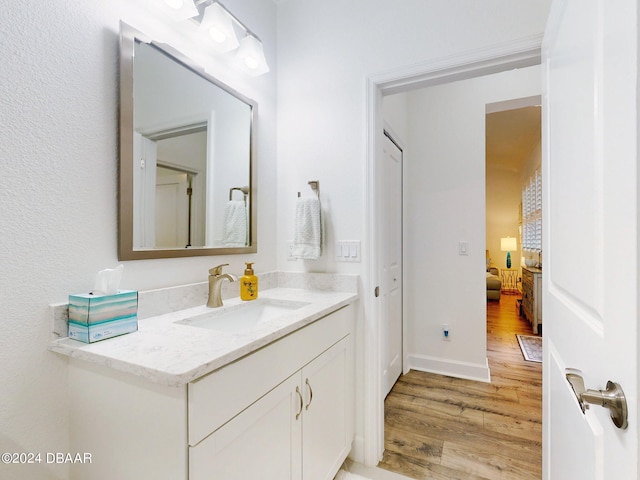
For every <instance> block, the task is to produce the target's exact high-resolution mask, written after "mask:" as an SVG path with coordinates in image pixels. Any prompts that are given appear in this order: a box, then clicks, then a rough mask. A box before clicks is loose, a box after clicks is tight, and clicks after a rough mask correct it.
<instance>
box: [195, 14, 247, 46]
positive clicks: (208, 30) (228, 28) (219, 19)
mask: <svg viewBox="0 0 640 480" xmlns="http://www.w3.org/2000/svg"><path fill="white" fill-rule="evenodd" d="M200 31H201V32H203V33H204V35H205V36H206V37H207V39H208V40H209V41H210V42H212V43H213V48H214V49H215V50H216V51H217V52H220V53H223V52H230V51H231V50H234V49H236V48H238V45H239V42H238V37H237V35H236V31H235V29H234V28H233V21H232V17H231V15H229V12H227V11H226V10H225V9H224V8H223V7H222V6H221V5H220V4H218V3H213V4H211V5H209V6H208V7H207V8H205V10H204V16H203V17H202V22H201V23H200Z"/></svg>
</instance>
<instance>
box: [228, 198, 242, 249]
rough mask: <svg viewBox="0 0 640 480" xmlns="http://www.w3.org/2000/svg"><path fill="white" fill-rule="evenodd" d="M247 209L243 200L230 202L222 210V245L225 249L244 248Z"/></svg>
mask: <svg viewBox="0 0 640 480" xmlns="http://www.w3.org/2000/svg"><path fill="white" fill-rule="evenodd" d="M247 224H248V218H247V207H246V205H245V203H244V201H243V200H231V201H230V202H228V203H227V205H226V206H225V208H224V224H223V226H222V228H223V231H222V243H223V244H224V246H225V247H246V246H247V233H248V225H247Z"/></svg>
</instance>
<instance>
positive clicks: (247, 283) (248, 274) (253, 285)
mask: <svg viewBox="0 0 640 480" xmlns="http://www.w3.org/2000/svg"><path fill="white" fill-rule="evenodd" d="M245 263H246V265H247V268H245V270H244V275H243V276H242V277H240V298H241V299H242V300H255V299H256V298H258V277H256V276H255V274H254V273H253V268H252V267H253V262H245Z"/></svg>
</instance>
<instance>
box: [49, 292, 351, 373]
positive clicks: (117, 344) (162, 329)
mask: <svg viewBox="0 0 640 480" xmlns="http://www.w3.org/2000/svg"><path fill="white" fill-rule="evenodd" d="M259 298H260V299H273V300H288V301H296V302H304V303H307V305H305V306H303V307H301V308H298V309H296V310H292V311H291V312H287V313H286V314H283V315H281V316H279V317H278V318H277V319H274V320H271V321H268V322H265V323H263V324H260V325H257V326H255V327H253V328H251V329H248V330H245V331H241V332H235V333H226V332H220V331H215V330H209V329H205V328H199V327H194V326H189V325H181V324H177V323H175V322H177V321H180V320H183V319H185V318H189V317H192V316H195V315H200V314H203V313H208V312H212V311H213V310H214V309H210V308H207V307H206V306H204V305H201V306H197V307H192V308H187V309H184V310H180V311H177V312H173V313H167V314H163V315H157V316H153V317H150V318H145V319H141V320H139V322H138V331H137V332H134V333H129V334H126V335H122V336H119V337H114V338H110V339H107V340H103V341H100V342H96V343H91V344H87V343H82V342H79V341H76V340H71V339H69V338H60V339H56V340H53V341H52V342H51V344H50V345H49V350H51V351H54V352H57V353H60V354H63V355H68V356H70V357H74V358H78V359H81V360H85V361H88V362H93V363H98V364H101V365H105V366H108V367H111V368H114V369H116V370H120V371H123V372H128V373H131V374H133V375H137V376H140V377H144V378H146V379H148V380H151V381H154V382H158V383H162V384H166V385H184V384H187V383H189V382H191V381H193V380H196V379H197V378H199V377H202V376H203V375H206V374H208V373H210V372H212V371H214V370H217V369H218V368H221V367H223V366H225V365H227V364H229V363H231V362H233V361H234V360H237V359H238V358H240V357H243V356H245V355H247V354H249V353H251V352H253V351H255V350H257V349H259V348H261V347H264V346H265V345H268V344H269V343H272V342H274V341H276V340H278V339H280V338H282V337H284V336H285V335H287V334H289V333H291V332H294V331H296V330H298V329H300V328H302V327H304V326H306V325H308V324H310V323H312V322H314V321H316V320H318V319H320V318H322V317H324V316H326V315H328V314H330V313H332V312H334V311H336V310H338V309H339V308H341V307H344V306H346V305H349V304H351V303H353V302H355V301H356V300H357V298H358V295H357V294H356V293H345V292H335V291H315V290H303V289H296V288H272V289H268V290H265V291H261V292H260V296H259ZM242 303H243V302H242V301H241V300H240V299H239V298H232V299H229V300H225V305H224V306H223V307H220V309H215V310H216V311H221V312H222V311H223V310H224V309H233V308H238V306H239V305H241V304H242Z"/></svg>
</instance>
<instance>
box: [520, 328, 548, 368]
mask: <svg viewBox="0 0 640 480" xmlns="http://www.w3.org/2000/svg"><path fill="white" fill-rule="evenodd" d="M516 337H518V343H519V344H520V350H522V356H523V357H524V359H525V360H527V361H529V362H538V363H542V337H534V336H533V335H517V334H516Z"/></svg>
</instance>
